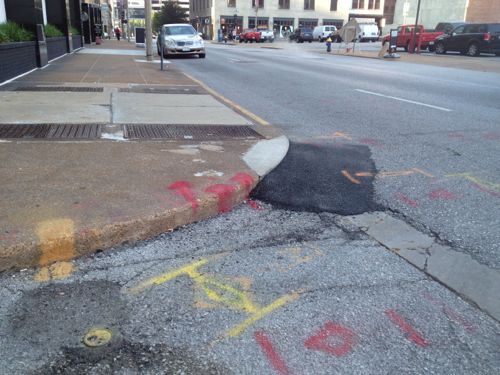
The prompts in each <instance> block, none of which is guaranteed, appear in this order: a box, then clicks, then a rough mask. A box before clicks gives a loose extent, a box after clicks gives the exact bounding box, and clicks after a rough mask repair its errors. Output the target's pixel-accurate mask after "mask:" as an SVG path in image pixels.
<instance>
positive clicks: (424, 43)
mask: <svg viewBox="0 0 500 375" xmlns="http://www.w3.org/2000/svg"><path fill="white" fill-rule="evenodd" d="M414 28H415V25H403V26H399V27H398V39H397V43H396V47H400V48H404V49H405V51H407V52H408V51H409V49H410V43H411V39H412V37H413V29H414ZM416 34H417V37H416V43H417V44H418V43H419V42H420V49H427V48H429V45H430V43H431V42H433V41H434V39H436V38H437V37H438V36H440V35H441V34H443V32H442V31H433V32H430V31H425V29H424V27H423V26H422V25H418V26H417V33H416ZM390 40H391V37H390V35H385V36H384V38H383V39H382V44H384V43H385V42H390ZM414 48H415V49H416V48H417V46H416V45H415V47H414Z"/></svg>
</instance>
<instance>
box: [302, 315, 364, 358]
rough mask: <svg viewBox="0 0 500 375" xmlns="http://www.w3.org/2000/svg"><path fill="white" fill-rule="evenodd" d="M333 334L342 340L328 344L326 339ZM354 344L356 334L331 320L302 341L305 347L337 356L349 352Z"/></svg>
mask: <svg viewBox="0 0 500 375" xmlns="http://www.w3.org/2000/svg"><path fill="white" fill-rule="evenodd" d="M333 336H336V337H338V338H340V339H341V340H342V342H341V343H340V344H330V343H329V342H328V341H327V340H328V338H329V337H333ZM355 344H356V334H355V333H354V332H353V331H351V330H350V329H349V328H347V327H344V326H341V325H340V324H334V323H332V322H327V323H326V324H325V326H324V327H323V328H321V329H320V330H319V331H318V332H317V333H316V334H315V335H314V336H311V337H309V338H308V339H307V340H306V341H305V342H304V346H305V347H306V348H307V349H312V350H319V351H322V352H325V353H328V354H333V355H335V356H337V357H342V356H344V355H347V354H349V352H351V350H352V348H353V346H354V345H355Z"/></svg>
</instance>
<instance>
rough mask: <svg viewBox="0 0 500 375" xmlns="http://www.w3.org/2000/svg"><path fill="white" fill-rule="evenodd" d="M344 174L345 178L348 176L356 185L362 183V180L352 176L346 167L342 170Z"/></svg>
mask: <svg viewBox="0 0 500 375" xmlns="http://www.w3.org/2000/svg"><path fill="white" fill-rule="evenodd" d="M342 175H343V176H344V177H345V178H347V179H348V180H349V181H351V182H352V183H353V184H356V185H359V184H361V181H359V180H358V179H356V178H354V177H352V176H351V174H350V173H349V172H348V171H346V170H345V169H343V170H342Z"/></svg>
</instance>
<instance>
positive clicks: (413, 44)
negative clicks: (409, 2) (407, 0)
mask: <svg viewBox="0 0 500 375" xmlns="http://www.w3.org/2000/svg"><path fill="white" fill-rule="evenodd" d="M419 13H420V0H418V3H417V15H416V17H415V27H414V28H413V43H410V44H411V45H410V49H411V51H409V52H410V53H414V52H415V48H416V46H417V45H416V43H417V27H418V15H419Z"/></svg>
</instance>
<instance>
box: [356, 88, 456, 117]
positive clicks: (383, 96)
mask: <svg viewBox="0 0 500 375" xmlns="http://www.w3.org/2000/svg"><path fill="white" fill-rule="evenodd" d="M354 90H355V91H358V92H362V93H364V94H369V95H375V96H380V97H382V98H387V99H394V100H399V101H400V102H406V103H411V104H416V105H421V106H423V107H429V108H433V109H438V110H440V111H445V112H451V109H448V108H443V107H438V106H435V105H431V104H426V103H421V102H416V101H414V100H408V99H403V98H398V97H396V96H390V95H384V94H379V93H377V92H372V91H366V90H361V89H354Z"/></svg>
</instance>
